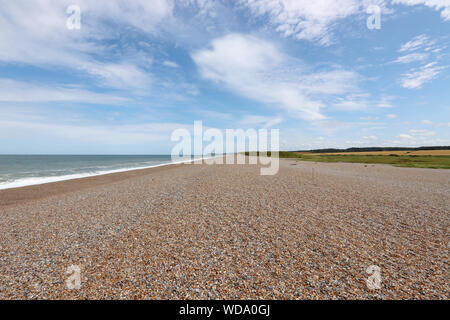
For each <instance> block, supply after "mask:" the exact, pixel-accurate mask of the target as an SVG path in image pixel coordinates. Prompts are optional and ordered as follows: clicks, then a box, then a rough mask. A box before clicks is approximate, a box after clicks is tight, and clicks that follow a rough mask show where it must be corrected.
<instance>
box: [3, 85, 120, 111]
mask: <svg viewBox="0 0 450 320" xmlns="http://www.w3.org/2000/svg"><path fill="white" fill-rule="evenodd" d="M127 101H129V99H128V98H125V97H121V96H117V95H114V94H111V95H109V94H103V93H96V92H92V91H89V90H85V89H82V88H80V87H77V86H69V85H66V86H61V85H59V86H48V85H39V84H31V83H27V82H21V81H14V80H11V79H1V78H0V102H33V103H41V102H83V103H92V104H109V105H120V104H125V103H126V102H127Z"/></svg>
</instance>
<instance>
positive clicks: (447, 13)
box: [392, 0, 450, 21]
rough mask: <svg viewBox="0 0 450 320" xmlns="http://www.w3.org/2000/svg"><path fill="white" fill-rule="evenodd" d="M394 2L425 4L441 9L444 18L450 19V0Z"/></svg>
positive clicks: (394, 1) (400, 1)
mask: <svg viewBox="0 0 450 320" xmlns="http://www.w3.org/2000/svg"><path fill="white" fill-rule="evenodd" d="M392 3H394V4H404V5H408V6H416V5H424V6H427V7H429V8H432V9H434V10H437V11H440V12H441V17H442V19H444V20H446V21H449V20H450V2H449V1H448V0H393V1H392Z"/></svg>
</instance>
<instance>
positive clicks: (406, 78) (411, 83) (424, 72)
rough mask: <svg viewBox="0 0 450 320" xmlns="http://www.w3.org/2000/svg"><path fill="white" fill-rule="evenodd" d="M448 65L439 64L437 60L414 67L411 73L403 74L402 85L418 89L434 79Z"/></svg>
mask: <svg viewBox="0 0 450 320" xmlns="http://www.w3.org/2000/svg"><path fill="white" fill-rule="evenodd" d="M445 68H446V67H443V66H437V65H436V62H432V63H428V64H427V65H425V66H422V67H420V68H416V69H412V70H410V72H409V73H405V74H403V75H402V79H401V80H400V81H401V85H402V87H403V88H407V89H418V88H421V87H422V86H423V84H425V83H427V82H430V81H432V80H433V79H434V78H436V77H437V76H438V75H439V74H440V73H441V71H442V70H443V69H445Z"/></svg>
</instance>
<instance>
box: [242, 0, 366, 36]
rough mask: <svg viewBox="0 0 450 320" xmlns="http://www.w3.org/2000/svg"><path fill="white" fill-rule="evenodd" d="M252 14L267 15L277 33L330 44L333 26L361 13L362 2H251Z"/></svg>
mask: <svg viewBox="0 0 450 320" xmlns="http://www.w3.org/2000/svg"><path fill="white" fill-rule="evenodd" d="M243 2H244V3H245V4H246V5H247V6H248V7H249V8H250V10H251V11H252V13H254V14H256V15H258V16H263V15H267V16H268V17H269V20H270V22H271V23H272V24H273V25H275V27H276V30H277V31H278V32H280V33H282V34H283V35H284V36H286V37H290V36H292V37H295V38H297V39H305V40H318V41H319V42H320V43H321V44H328V43H330V40H331V25H332V24H333V23H335V22H336V21H338V20H341V19H344V18H346V17H348V16H350V15H353V14H356V13H358V12H360V10H361V4H362V2H361V1H359V0H341V1H335V0H316V1H295V0H247V1H243Z"/></svg>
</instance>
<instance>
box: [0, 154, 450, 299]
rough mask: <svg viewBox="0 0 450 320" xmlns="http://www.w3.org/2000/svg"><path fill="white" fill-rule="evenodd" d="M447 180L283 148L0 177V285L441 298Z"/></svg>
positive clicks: (72, 294) (63, 290)
mask: <svg viewBox="0 0 450 320" xmlns="http://www.w3.org/2000/svg"><path fill="white" fill-rule="evenodd" d="M102 179H103V180H102ZM449 194H450V171H449V170H433V169H414V168H397V167H393V166H388V165H364V164H344V163H342V164H340V163H312V162H311V163H306V162H295V161H289V160H281V162H280V170H279V173H278V174H277V175H274V176H261V175H260V171H259V166H256V165H205V164H204V165H192V164H191V165H186V164H185V165H173V166H168V167H164V168H158V169H148V170H140V171H135V172H131V173H130V172H128V173H120V174H115V175H110V176H109V178H108V177H106V176H105V177H103V178H95V179H89V178H88V179H80V180H72V181H65V182H58V183H53V184H48V185H42V186H33V187H25V188H21V189H10V190H2V191H0V298H1V299H448V298H449V279H450V273H449V266H448V262H449V254H448V240H449V222H450V212H449V211H450V210H449V208H450V198H449ZM72 265H75V266H78V267H79V268H80V270H81V287H80V288H79V289H73V290H70V289H69V288H68V287H67V285H66V279H67V278H68V277H69V276H70V273H69V274H67V273H66V271H67V268H68V267H70V266H72ZM370 266H378V267H379V268H380V269H379V270H380V276H381V283H380V286H381V287H380V288H379V289H369V288H368V286H367V283H366V280H367V279H368V278H369V277H370V276H371V275H370V274H368V273H367V272H366V271H367V268H369V267H370Z"/></svg>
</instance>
